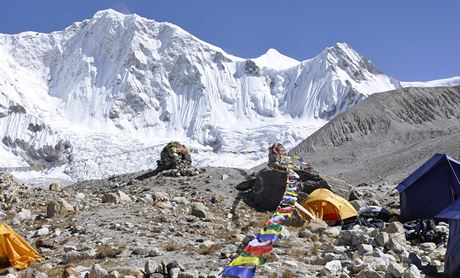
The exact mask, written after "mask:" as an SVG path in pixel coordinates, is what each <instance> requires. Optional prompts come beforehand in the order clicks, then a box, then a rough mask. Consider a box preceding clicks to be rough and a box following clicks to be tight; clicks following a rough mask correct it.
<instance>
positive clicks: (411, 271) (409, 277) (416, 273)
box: [403, 265, 421, 278]
mask: <svg viewBox="0 0 460 278" xmlns="http://www.w3.org/2000/svg"><path fill="white" fill-rule="evenodd" d="M403 277H404V278H420V277H421V275H420V270H418V268H417V267H416V266H415V265H411V266H410V267H409V268H407V269H406V271H404V275H403Z"/></svg>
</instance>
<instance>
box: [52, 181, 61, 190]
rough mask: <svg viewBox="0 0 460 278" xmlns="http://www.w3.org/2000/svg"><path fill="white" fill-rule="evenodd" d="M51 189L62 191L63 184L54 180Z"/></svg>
mask: <svg viewBox="0 0 460 278" xmlns="http://www.w3.org/2000/svg"><path fill="white" fill-rule="evenodd" d="M49 190H51V191H54V192H61V191H62V186H61V185H60V184H59V183H55V182H53V183H51V184H50V185H49Z"/></svg>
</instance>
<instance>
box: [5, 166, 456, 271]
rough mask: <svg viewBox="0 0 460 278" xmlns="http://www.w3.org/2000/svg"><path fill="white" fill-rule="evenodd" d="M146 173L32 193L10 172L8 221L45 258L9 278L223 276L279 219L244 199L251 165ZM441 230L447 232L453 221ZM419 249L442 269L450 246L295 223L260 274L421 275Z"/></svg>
mask: <svg viewBox="0 0 460 278" xmlns="http://www.w3.org/2000/svg"><path fill="white" fill-rule="evenodd" d="M144 174H145V173H144V172H140V173H133V174H129V175H122V176H114V177H111V178H109V179H105V180H92V181H86V182H81V183H77V184H75V185H73V186H70V187H66V188H64V189H62V188H61V187H60V186H59V185H58V184H52V185H50V187H49V189H48V188H36V187H35V188H31V189H27V187H24V186H22V185H21V184H20V183H18V182H17V181H15V180H13V179H12V178H11V176H9V175H7V174H0V189H1V193H2V194H1V195H0V197H1V196H10V197H9V198H1V204H2V208H3V210H4V213H2V215H1V217H2V222H5V223H8V224H10V225H11V226H12V227H13V228H14V229H15V230H16V231H17V232H18V233H19V234H22V235H23V236H24V237H25V239H26V240H27V241H28V242H29V243H31V244H33V245H34V246H36V247H37V248H38V250H39V252H40V254H41V255H42V256H43V260H42V261H40V262H36V263H35V264H34V265H33V266H32V267H30V268H28V269H26V270H23V271H19V272H17V271H15V270H13V269H11V268H10V269H3V270H2V271H3V274H5V273H9V276H7V277H9V278H14V277H41V278H46V277H82V278H83V277H89V278H101V277H102V278H109V277H110V278H114V277H138V278H141V277H168V278H176V277H183V278H185V277H190V278H198V277H209V278H211V277H217V274H218V272H219V271H220V270H221V269H222V268H223V267H224V266H225V265H227V264H228V263H229V262H230V261H231V258H232V257H233V256H235V255H237V252H238V249H239V248H240V247H241V246H242V245H241V243H242V242H244V241H245V240H247V239H248V236H249V237H250V236H253V235H254V234H255V233H256V232H257V230H258V229H259V228H260V226H261V225H262V223H263V222H264V221H265V220H266V219H267V218H268V217H269V216H270V215H271V213H270V212H259V211H256V210H254V209H253V208H251V207H249V206H248V205H247V204H246V203H245V202H243V201H242V197H241V196H242V194H241V192H242V191H241V192H240V191H238V190H237V188H240V189H242V188H244V187H242V186H241V185H242V184H243V185H245V184H247V182H248V181H249V180H252V179H253V178H254V176H253V173H251V172H248V171H245V170H238V169H230V168H208V169H206V172H204V173H201V174H199V175H196V176H192V177H166V176H163V175H162V174H161V173H160V174H158V175H156V176H152V177H148V178H140V177H145V175H144ZM333 189H334V188H333ZM359 190H361V191H362V192H367V193H366V194H361V195H359V194H356V192H355V193H354V196H355V198H361V197H364V196H366V197H365V198H366V200H364V199H363V201H371V200H372V201H373V202H382V205H383V206H385V207H388V208H390V206H393V205H392V204H390V203H388V202H386V201H385V200H383V199H380V197H382V196H380V194H373V193H372V188H366V187H361V188H359ZM356 196H361V197H356ZM369 196H370V197H369ZM387 197H388V196H387ZM367 198H371V199H369V200H367ZM374 198H375V199H374ZM392 198H397V197H396V196H394V195H393V196H392ZM392 201H394V200H392ZM393 207H394V206H393ZM439 229H441V230H444V231H446V230H447V226H446V225H444V224H443V225H440V226H439ZM410 252H414V253H415V254H417V255H418V256H419V257H421V258H422V261H423V262H424V263H425V264H426V263H431V264H432V265H434V266H437V267H438V268H439V270H442V266H443V260H444V252H445V247H444V246H443V245H442V244H440V245H436V244H434V243H430V242H429V243H422V244H419V243H417V242H409V241H406V240H405V238H404V229H403V227H402V225H401V223H399V222H393V223H391V224H387V227H386V228H385V230H384V231H378V230H376V229H374V228H366V227H359V226H356V227H355V228H353V229H352V230H343V231H341V228H340V226H328V225H327V224H326V223H324V222H322V221H313V222H310V223H308V224H306V223H303V221H291V222H290V224H288V226H287V227H286V228H284V229H283V231H282V239H281V240H279V241H278V242H277V244H276V245H275V246H274V249H273V254H272V255H270V256H269V257H267V259H268V262H267V263H266V264H265V265H263V266H261V267H259V268H258V271H257V277H317V276H318V275H319V276H324V277H325V276H328V275H329V276H331V275H332V276H334V277H338V276H340V275H342V276H340V277H420V271H419V270H418V269H417V267H416V266H415V265H413V264H412V262H411V260H410V259H409V254H410ZM85 275H88V276H85ZM388 275H391V276H388Z"/></svg>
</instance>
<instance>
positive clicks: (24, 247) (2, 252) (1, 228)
mask: <svg viewBox="0 0 460 278" xmlns="http://www.w3.org/2000/svg"><path fill="white" fill-rule="evenodd" d="M39 257H40V255H39V254H38V252H37V251H36V250H35V249H34V248H33V247H32V246H30V245H29V244H28V243H27V242H26V241H25V240H24V239H23V238H22V237H20V236H19V235H18V234H16V232H14V230H13V229H11V227H10V226H8V225H6V224H3V223H0V258H2V259H5V258H8V261H9V262H10V264H11V266H12V267H14V268H16V269H23V268H26V267H28V266H30V265H31V264H33V263H34V262H35V260H36V259H37V258H39Z"/></svg>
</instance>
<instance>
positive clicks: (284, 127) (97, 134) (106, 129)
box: [0, 10, 401, 178]
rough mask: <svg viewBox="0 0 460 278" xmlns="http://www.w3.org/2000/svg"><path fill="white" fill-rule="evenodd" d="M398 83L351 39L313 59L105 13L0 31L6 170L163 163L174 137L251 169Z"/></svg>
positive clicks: (83, 172) (107, 170)
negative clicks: (248, 48)
mask: <svg viewBox="0 0 460 278" xmlns="http://www.w3.org/2000/svg"><path fill="white" fill-rule="evenodd" d="M399 87H401V85H400V82H399V81H398V80H396V79H394V78H391V77H389V76H386V75H384V74H383V73H381V72H380V71H379V70H378V69H377V68H376V67H375V66H374V65H373V64H372V63H371V62H370V61H369V60H368V59H367V58H365V57H363V56H362V55H360V54H359V53H357V52H356V51H354V50H353V49H352V48H351V47H350V46H348V45H347V44H345V43H337V44H336V45H334V46H332V47H329V48H326V49H324V50H323V51H322V52H321V53H320V54H319V55H317V56H316V57H314V58H312V59H310V60H306V61H302V62H299V61H296V60H294V59H291V58H289V57H286V56H284V55H282V54H280V53H279V52H277V51H276V50H274V49H270V50H268V51H267V53H266V54H264V55H262V56H261V57H258V58H255V59H243V58H239V57H235V56H232V55H230V54H227V53H225V52H224V51H223V50H222V49H220V48H218V47H216V46H213V45H210V44H208V43H206V42H203V41H201V40H199V39H198V38H196V37H194V36H192V35H191V34H189V33H187V32H186V31H184V30H182V29H181V28H179V27H177V26H175V25H173V24H170V23H160V22H155V21H153V20H149V19H145V18H142V17H140V16H138V15H124V14H121V13H118V12H116V11H113V10H104V11H100V12H97V13H96V14H95V15H94V17H93V18H92V19H89V20H84V21H82V22H76V23H74V24H73V25H72V26H70V27H68V28H66V29H64V30H63V31H59V32H53V33H50V34H42V33H36V32H25V33H21V34H17V35H2V34H0V131H1V133H0V134H1V136H2V138H1V140H2V143H1V144H0V157H1V160H0V167H2V166H21V165H35V166H37V165H41V166H43V165H44V166H46V167H51V166H56V165H62V164H67V165H68V166H67V169H66V171H67V172H69V173H70V174H71V175H73V176H74V177H79V178H88V177H101V176H106V175H108V174H112V173H117V172H126V171H133V170H140V169H146V168H152V167H154V166H155V163H154V161H155V159H156V158H157V156H158V153H159V149H160V148H161V146H160V144H161V143H165V142H168V141H170V140H171V139H177V140H181V141H182V142H184V143H185V144H187V145H189V146H192V147H193V148H194V149H195V150H196V151H197V153H196V154H195V155H194V158H195V161H196V162H197V163H198V164H212V165H226V166H240V167H242V166H244V167H251V166H252V165H254V164H257V163H258V162H259V160H260V159H264V158H265V149H266V148H267V147H268V146H269V145H270V144H271V143H273V142H275V141H280V142H283V143H284V144H285V145H286V146H287V147H290V146H294V145H295V144H296V143H298V142H300V141H301V140H303V139H305V138H306V137H307V136H308V135H309V134H311V133H312V132H313V131H315V130H317V129H318V128H319V127H321V126H322V125H323V124H324V123H326V122H327V121H329V120H330V119H332V118H333V117H335V116H336V115H337V114H339V113H341V112H343V111H345V110H346V109H347V108H348V107H350V106H352V105H354V104H356V103H358V102H360V101H361V100H363V99H364V98H366V96H368V95H370V94H372V93H375V92H381V91H388V90H391V89H395V88H399ZM152 145H155V146H156V147H152V148H146V147H149V146H152ZM157 145H158V146H157ZM211 150H213V151H214V152H211ZM240 152H242V153H245V154H240ZM248 152H249V153H250V154H248Z"/></svg>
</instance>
